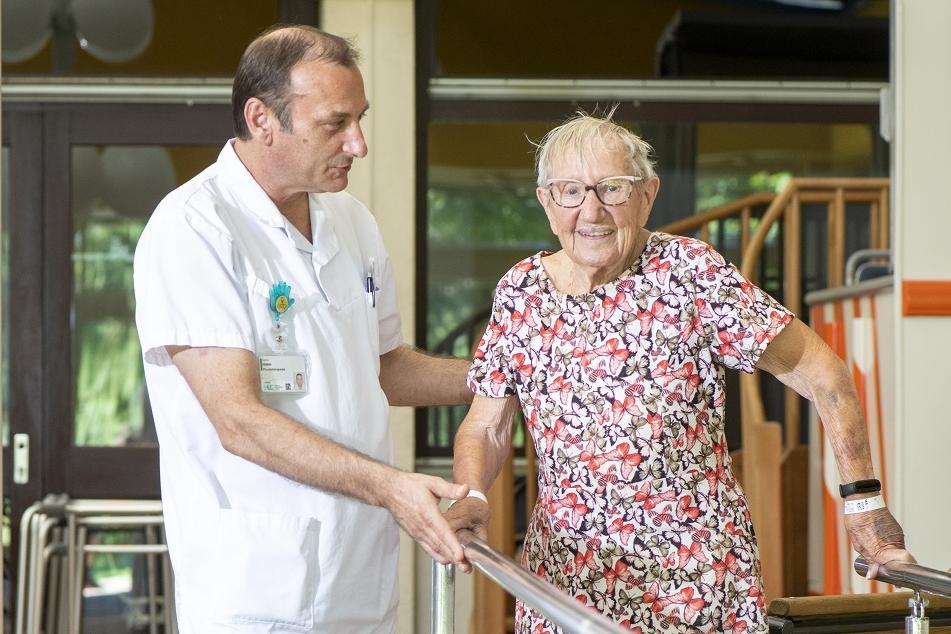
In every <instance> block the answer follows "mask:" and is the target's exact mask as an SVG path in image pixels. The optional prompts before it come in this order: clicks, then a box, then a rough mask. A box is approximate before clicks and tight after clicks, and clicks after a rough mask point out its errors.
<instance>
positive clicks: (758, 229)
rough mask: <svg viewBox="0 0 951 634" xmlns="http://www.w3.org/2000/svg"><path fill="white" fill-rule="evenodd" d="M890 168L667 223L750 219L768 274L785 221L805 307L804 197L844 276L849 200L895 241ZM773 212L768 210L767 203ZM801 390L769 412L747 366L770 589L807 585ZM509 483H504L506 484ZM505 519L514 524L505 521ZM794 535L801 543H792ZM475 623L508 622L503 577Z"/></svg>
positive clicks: (884, 240) (504, 510) (529, 473)
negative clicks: (776, 416)
mask: <svg viewBox="0 0 951 634" xmlns="http://www.w3.org/2000/svg"><path fill="white" fill-rule="evenodd" d="M888 187H889V180H888V179H887V178H792V179H790V181H789V182H788V183H787V185H786V187H785V188H784V189H783V190H782V191H781V192H780V193H778V194H774V193H768V192H767V193H757V194H751V195H749V196H746V197H744V198H741V199H738V200H735V201H732V202H730V203H727V204H725V205H722V206H720V207H717V208H715V209H711V210H708V211H705V212H703V213H700V214H697V215H695V216H691V217H689V218H686V219H683V220H679V221H677V222H674V223H671V224H669V225H666V226H664V227H660V228H659V231H663V232H666V233H674V234H688V235H696V234H698V235H699V238H700V239H701V240H704V241H709V236H710V232H709V226H710V224H711V223H716V222H723V221H727V220H734V219H735V220H738V221H739V222H740V241H739V242H740V253H741V262H740V263H739V269H740V272H741V273H742V274H743V275H744V276H745V277H746V278H747V279H749V280H750V281H752V282H754V283H759V280H758V278H759V266H760V262H761V261H762V257H763V253H764V249H765V248H766V247H767V245H768V238H769V235H770V231H771V229H772V228H773V227H774V226H775V225H776V224H777V223H779V222H782V223H783V225H782V226H783V240H782V242H777V244H776V248H777V249H780V250H781V252H782V263H783V271H784V275H783V281H782V283H783V299H784V303H785V305H786V306H787V307H788V308H789V309H790V310H792V311H793V312H794V313H796V314H799V313H800V312H801V308H802V301H801V296H802V292H803V288H802V265H801V261H800V260H801V249H802V235H801V234H802V214H801V206H802V205H817V204H818V205H823V204H824V205H825V206H826V213H827V219H828V224H827V232H828V260H827V276H826V280H825V286H826V287H834V286H838V285H841V284H842V282H843V277H844V267H845V260H846V257H847V255H848V254H846V253H845V224H846V205H848V204H863V205H867V206H868V208H869V244H868V245H863V248H864V247H865V246H867V247H869V248H877V249H885V248H887V247H888V243H889V231H888V217H889V213H888ZM764 205H765V206H766V209H765V211H764V212H762V213H761V214H760V210H761V209H762V207H763V206H764ZM800 407H801V399H800V398H799V396H798V395H797V394H795V393H794V392H792V391H791V390H786V395H785V399H784V410H783V411H784V425H780V424H779V423H777V422H774V421H769V420H767V417H766V409H765V406H764V403H763V396H762V393H761V390H760V379H759V377H758V376H757V375H756V374H755V373H754V374H743V375H741V376H740V418H741V438H742V450H741V452H739V453H741V455H742V459H741V460H740V462H741V464H742V473H741V474H738V476H739V478H740V480H741V482H742V483H743V487H744V489H745V491H746V496H747V500H748V502H749V505H750V512H751V515H752V517H753V524H754V526H755V527H756V533H757V539H758V542H759V550H760V558H761V561H762V570H763V578H764V584H765V590H766V595H767V598H775V597H780V596H783V595H785V594H786V593H790V592H793V593H798V594H805V587H804V582H805V563H804V562H805V537H804V535H802V536H800V535H793V534H792V533H799V532H804V530H803V529H804V526H805V524H804V522H805V519H804V518H805V514H806V508H807V504H806V490H805V483H806V466H807V463H808V460H807V458H808V449H807V448H806V447H805V446H803V445H802V444H801V443H800V441H799V438H800V428H799V417H800ZM525 454H526V480H527V483H526V513H527V518H526V523H527V522H528V521H530V518H531V513H532V510H533V507H534V505H535V499H536V495H537V487H536V484H535V454H534V447H533V443H532V442H530V441H529V440H527V439H526V443H525ZM511 460H512V458H511V456H510V457H509V461H508V464H507V465H506V467H505V468H504V469H505V471H504V472H503V477H500V480H499V481H497V482H496V484H495V486H493V487H492V489H491V490H490V492H489V505H490V507H491V513H492V517H493V518H494V519H493V522H492V524H494V525H495V526H496V527H497V528H496V529H495V530H494V531H493V530H492V527H491V525H490V536H489V543H490V544H491V545H492V546H493V547H494V548H497V549H500V550H502V551H503V552H508V551H509V549H511V548H512V536H513V535H514V532H515V529H514V525H515V521H514V520H515V517H514V507H513V504H512V498H513V488H512V487H513V484H512V483H513V479H512V465H511ZM502 482H504V483H505V484H503V485H502V486H500V484H502ZM502 527H504V528H502ZM784 531H785V532H786V533H787V535H785V539H784ZM790 544H792V546H790ZM476 587H477V590H476V600H475V609H474V610H473V628H474V629H473V630H472V631H476V632H504V631H506V630H505V627H506V626H505V621H504V620H503V616H502V615H503V614H507V613H508V614H510V613H511V600H510V599H509V598H508V597H506V595H505V594H504V592H503V591H502V590H501V589H500V588H498V586H495V585H494V584H489V583H486V584H483V583H480V581H479V579H478V573H477V579H476Z"/></svg>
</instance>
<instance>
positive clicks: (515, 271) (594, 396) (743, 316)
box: [469, 233, 793, 634]
mask: <svg viewBox="0 0 951 634" xmlns="http://www.w3.org/2000/svg"><path fill="white" fill-rule="evenodd" d="M545 255H547V254H545V253H539V254H537V255H534V256H532V257H530V258H527V259H526V260H524V261H522V262H520V263H518V264H517V265H516V266H515V267H513V268H512V269H511V270H510V271H509V272H508V273H507V274H506V275H505V276H504V277H503V278H502V280H501V281H500V282H499V285H498V287H497V289H496V293H495V301H494V304H493V309H492V316H491V319H490V322H489V325H488V327H487V328H486V332H485V335H484V336H483V338H482V340H481V342H480V344H479V347H478V350H477V352H476V354H475V359H474V362H473V365H472V368H471V369H470V371H469V383H470V387H472V389H473V391H474V392H475V393H476V394H479V395H482V396H488V397H506V396H509V395H516V396H517V398H518V399H519V401H520V403H521V407H522V412H523V414H524V418H525V422H526V425H527V427H528V431H529V433H530V434H531V437H532V438H533V440H534V443H535V449H536V452H537V454H538V491H539V497H538V503H537V504H536V506H535V509H534V512H533V514H532V518H531V520H530V523H529V527H528V531H527V534H526V537H525V548H524V550H523V552H522V565H523V566H525V567H526V568H528V569H529V570H531V571H532V572H534V573H535V574H537V575H539V576H540V577H543V578H544V579H546V580H547V581H549V582H551V583H553V584H554V585H555V586H557V587H558V588H561V589H562V590H563V591H565V592H567V593H568V594H569V595H571V596H572V597H574V598H575V599H577V600H578V601H580V602H582V603H583V604H585V605H587V606H590V607H591V608H592V609H594V610H597V611H599V612H602V613H603V614H605V615H607V616H609V617H611V618H612V619H614V620H615V621H617V622H619V623H621V624H622V625H624V626H625V627H628V628H630V629H631V631H633V632H644V633H646V632H766V631H767V625H766V616H765V610H764V600H763V590H762V581H761V575H760V569H759V560H758V554H757V549H756V542H755V538H754V536H753V530H752V526H751V525H750V516H749V512H748V510H747V505H746V500H745V498H744V496H743V493H742V491H741V489H740V487H739V485H738V484H737V482H736V480H735V478H734V476H733V473H732V472H731V470H730V458H729V454H728V453H727V446H726V436H725V433H724V420H723V416H724V402H725V391H724V390H725V385H724V370H725V369H736V370H740V371H743V372H751V371H752V370H753V368H754V367H755V365H756V362H757V360H758V359H759V357H760V355H761V354H762V352H763V350H764V349H765V348H766V346H767V344H768V343H769V342H770V341H772V339H773V338H774V337H775V336H776V335H777V334H778V333H779V332H780V331H781V330H782V329H783V327H785V325H786V324H788V323H789V322H790V321H791V320H792V318H793V316H792V314H791V313H790V312H789V311H788V310H786V309H785V308H784V307H783V306H782V305H780V304H779V303H778V302H776V301H775V300H774V299H773V298H771V297H770V296H769V295H767V294H766V293H764V292H763V291H762V290H760V289H759V288H757V287H756V286H754V285H753V284H750V283H749V282H748V281H747V280H745V279H744V278H743V277H742V276H741V275H740V274H739V272H738V271H737V270H736V268H735V267H734V266H733V265H731V264H729V263H727V262H726V261H725V260H724V259H723V257H722V256H721V255H720V254H719V253H717V252H716V251H714V250H713V249H712V247H710V246H709V245H707V244H705V243H703V242H700V241H697V240H693V239H689V238H682V237H678V236H672V235H667V234H663V233H653V234H651V236H650V237H649V239H648V241H647V244H646V246H645V248H644V251H643V253H642V254H641V256H640V257H639V258H638V259H637V261H636V262H635V263H634V264H633V265H632V266H631V268H629V269H628V270H626V271H625V272H623V273H622V274H621V275H620V277H618V279H616V280H615V281H613V282H610V283H607V284H605V285H603V286H600V287H597V288H595V289H594V290H593V291H591V292H590V293H587V294H583V295H566V294H563V293H561V292H559V291H558V290H557V289H556V288H555V287H554V285H553V284H552V282H551V280H550V279H549V278H548V276H547V274H546V272H545V269H544V266H543V265H542V262H541V260H542V257H543V256H545ZM516 632H520V633H523V634H542V633H546V632H547V633H555V632H560V630H559V628H557V627H555V626H554V625H552V624H551V623H550V622H548V621H547V620H546V619H545V618H544V617H542V616H541V615H540V614H538V613H537V612H535V611H534V610H532V609H531V608H529V607H527V606H525V605H524V604H522V603H520V602H519V603H517V605H516Z"/></svg>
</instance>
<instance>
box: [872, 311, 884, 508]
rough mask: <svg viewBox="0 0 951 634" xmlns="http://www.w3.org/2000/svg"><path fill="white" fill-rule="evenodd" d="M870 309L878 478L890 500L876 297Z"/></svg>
mask: <svg viewBox="0 0 951 634" xmlns="http://www.w3.org/2000/svg"><path fill="white" fill-rule="evenodd" d="M868 303H869V307H870V308H871V314H872V380H873V381H875V403H876V407H875V410H876V411H877V412H878V418H877V419H876V420H875V423H876V425H877V428H878V437H879V442H878V464H880V465H881V467H882V472H881V473H879V474H878V477H879V478H880V479H881V481H882V495H883V496H885V499H886V500H887V499H888V479H887V476H886V474H885V472H886V471H887V469H886V465H885V423H884V419H885V414H884V413H883V412H882V375H881V373H880V372H879V369H878V313H877V312H876V309H875V295H872V296H871V297H869V302H868Z"/></svg>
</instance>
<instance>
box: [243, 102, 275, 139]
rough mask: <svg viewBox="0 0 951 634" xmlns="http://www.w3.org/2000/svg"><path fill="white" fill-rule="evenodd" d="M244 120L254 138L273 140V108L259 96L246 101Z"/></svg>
mask: <svg viewBox="0 0 951 634" xmlns="http://www.w3.org/2000/svg"><path fill="white" fill-rule="evenodd" d="M244 122H245V124H246V125H247V126H248V131H249V132H250V133H251V137H252V138H256V139H261V140H263V141H264V142H265V143H270V142H271V123H272V121H271V109H270V108H268V107H267V106H266V105H265V104H264V102H263V101H261V100H260V99H258V98H257V97H251V98H250V99H248V100H247V101H246V102H244Z"/></svg>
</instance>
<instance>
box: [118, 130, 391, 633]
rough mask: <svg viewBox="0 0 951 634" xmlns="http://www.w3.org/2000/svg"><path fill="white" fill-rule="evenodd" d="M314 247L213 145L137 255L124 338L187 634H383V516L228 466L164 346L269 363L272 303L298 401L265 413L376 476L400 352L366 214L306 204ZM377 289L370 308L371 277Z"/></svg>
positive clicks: (270, 475)
mask: <svg viewBox="0 0 951 634" xmlns="http://www.w3.org/2000/svg"><path fill="white" fill-rule="evenodd" d="M310 214H311V224H312V227H313V244H311V243H310V242H308V241H307V240H306V239H304V237H303V236H301V235H300V233H299V232H297V230H296V229H294V227H293V226H292V225H291V224H290V223H289V222H288V221H287V220H286V219H285V218H284V216H283V215H282V214H281V213H280V212H279V211H278V210H277V208H276V207H275V205H274V204H273V203H272V202H271V200H270V199H269V198H268V197H267V195H266V194H265V193H264V191H263V190H262V189H261V188H260V187H259V186H258V184H257V183H256V182H255V180H254V179H253V178H252V177H251V175H250V173H249V172H248V171H247V169H246V168H245V167H244V165H243V164H242V163H241V161H240V159H239V158H238V156H237V155H236V154H235V151H234V148H233V146H232V142H229V143H227V144H226V145H225V147H224V149H223V150H222V152H221V154H220V155H219V157H218V160H217V162H216V163H215V164H214V165H212V166H210V167H208V168H207V169H206V170H204V171H203V172H202V173H201V174H199V175H198V176H196V177H195V178H193V179H192V180H190V181H189V182H188V183H186V184H184V185H183V186H181V187H180V188H178V189H176V190H175V191H173V192H172V193H171V194H169V195H168V196H167V197H166V198H165V199H164V200H163V201H162V202H161V203H160V204H159V206H158V208H157V209H156V210H155V213H154V214H153V215H152V217H151V219H150V220H149V222H148V225H147V226H146V228H145V231H144V232H143V234H142V237H141V239H140V240H139V244H138V247H137V249H136V254H135V296H136V325H137V326H138V331H139V338H140V340H141V343H142V350H143V356H144V359H145V377H146V382H147V385H148V390H149V397H150V400H151V404H152V410H153V413H154V417H155V425H156V430H157V432H158V437H159V443H160V452H161V470H162V474H161V475H162V478H161V480H162V500H163V503H164V511H165V524H166V530H167V539H168V545H169V552H170V554H171V558H172V564H173V567H174V571H175V581H176V606H177V609H178V613H179V623H180V625H181V631H182V632H183V634H215V633H217V632H236V631H237V632H262V633H263V632H267V633H278V632H281V633H285V632H286V633H295V634H296V633H299V632H334V633H344V632H361V633H362V632H374V633H375V632H392V631H393V629H394V627H395V620H396V604H397V586H396V561H397V547H398V534H397V528H396V524H395V522H394V521H393V519H392V517H391V516H390V515H389V513H388V512H387V511H385V510H383V509H381V508H377V507H373V506H370V505H367V504H363V503H361V502H358V501H355V500H353V499H351V498H347V497H344V496H340V495H335V494H331V493H326V492H323V491H320V490H317V489H314V488H311V487H308V486H304V485H301V484H299V483H297V482H293V481H291V480H289V479H287V478H284V477H282V476H280V475H278V474H276V473H274V472H271V471H268V470H267V469H264V468H262V467H259V466H257V465H255V464H253V463H251V462H248V461H246V460H244V459H242V458H239V457H237V456H235V455H233V454H231V453H228V452H227V451H225V450H224V449H223V448H222V446H221V443H220V441H219V439H218V435H217V434H216V432H215V430H214V428H213V427H212V424H211V422H210V421H209V419H208V417H207V416H206V415H205V413H204V411H203V410H202V408H201V406H200V405H199V403H198V401H197V400H196V399H195V397H194V395H193V394H192V392H191V391H190V389H189V388H188V385H187V384H186V382H185V380H184V379H183V378H182V375H181V374H180V373H179V372H178V369H177V368H176V367H175V366H174V365H173V364H172V363H171V361H170V359H169V357H168V354H167V353H166V351H165V346H170V345H180V346H194V347H203V346H214V347H226V348H243V349H247V350H250V351H252V352H254V353H255V354H261V353H265V354H266V353H268V352H269V350H270V334H269V331H270V328H271V325H272V317H271V313H270V311H269V308H268V293H269V290H270V288H271V286H272V285H273V284H275V283H276V282H279V281H284V282H286V283H287V284H289V285H290V286H291V289H292V290H291V297H292V298H294V299H295V300H296V303H295V304H294V305H293V307H292V308H291V309H290V310H289V311H288V312H287V313H286V314H285V316H284V318H283V320H284V321H286V322H287V323H288V325H289V330H290V341H291V347H292V348H297V349H298V350H300V351H302V352H303V353H304V354H306V355H307V358H308V370H309V381H308V387H309V391H308V393H307V394H304V395H284V394H282V395H271V394H265V395H262V398H263V399H264V402H265V403H266V404H268V405H269V406H271V407H273V408H274V409H277V410H280V411H282V412H284V413H286V414H288V415H289V416H292V417H293V418H295V419H296V420H298V421H300V422H302V423H303V424H305V425H307V426H309V427H311V428H313V429H315V430H317V431H318V432H320V433H321V434H323V435H324V436H326V437H328V438H331V439H332V440H334V441H336V442H338V443H340V444H342V445H346V446H348V447H352V448H354V449H357V450H359V451H361V452H363V453H365V454H367V455H369V456H372V457H374V458H377V459H379V460H382V461H385V462H390V461H391V452H392V446H391V441H390V432H389V426H388V422H387V414H388V404H387V401H386V397H385V396H384V394H383V390H382V389H381V387H380V382H379V367H380V366H379V357H380V355H381V354H384V353H386V352H389V351H390V350H393V349H394V348H396V347H397V346H398V345H399V344H400V320H399V314H398V312H397V308H396V297H395V285H394V281H393V277H392V273H391V269H390V263H389V259H388V257H387V254H386V251H385V250H384V248H383V243H382V240H381V238H380V235H379V230H378V229H377V226H376V223H375V221H374V219H373V216H372V215H371V214H370V212H369V211H368V210H367V209H366V207H364V206H363V205H362V204H361V203H360V202H358V201H357V200H356V199H354V198H353V197H352V196H350V195H349V194H347V193H344V192H342V193H334V194H312V195H311V196H310ZM371 261H372V262H373V264H374V268H375V271H372V273H373V276H374V283H375V284H376V286H377V287H378V288H379V289H380V290H379V291H378V292H377V293H376V300H375V306H374V305H373V301H372V298H371V296H370V295H369V294H368V293H367V292H366V279H367V274H368V273H371V269H370V267H371Z"/></svg>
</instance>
